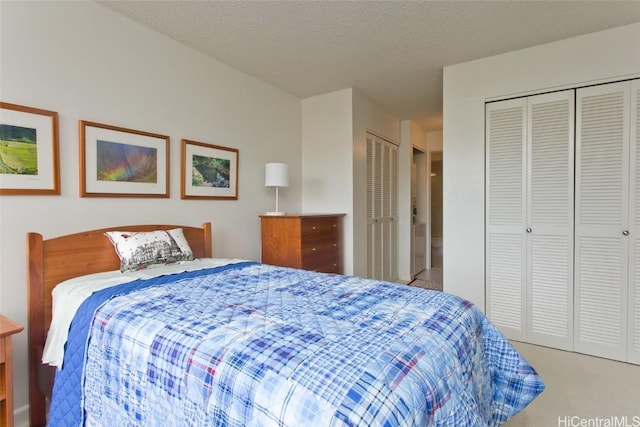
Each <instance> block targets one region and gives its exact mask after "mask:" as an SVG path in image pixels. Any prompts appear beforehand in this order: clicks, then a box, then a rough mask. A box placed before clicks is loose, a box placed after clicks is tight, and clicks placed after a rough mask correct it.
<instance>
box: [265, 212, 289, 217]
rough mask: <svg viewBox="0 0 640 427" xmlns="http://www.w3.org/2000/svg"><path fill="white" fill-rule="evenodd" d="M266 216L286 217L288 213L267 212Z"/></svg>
mask: <svg viewBox="0 0 640 427" xmlns="http://www.w3.org/2000/svg"><path fill="white" fill-rule="evenodd" d="M264 214H265V215H269V216H283V215H286V214H287V213H286V212H265V213H264Z"/></svg>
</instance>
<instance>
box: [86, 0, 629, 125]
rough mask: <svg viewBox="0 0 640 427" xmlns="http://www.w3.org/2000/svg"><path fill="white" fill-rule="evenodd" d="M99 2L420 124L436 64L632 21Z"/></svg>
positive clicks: (449, 6)
mask: <svg viewBox="0 0 640 427" xmlns="http://www.w3.org/2000/svg"><path fill="white" fill-rule="evenodd" d="M98 3H99V4H100V5H102V6H104V7H106V8H108V9H111V10H113V11H115V12H117V13H119V14H121V15H124V16H126V17H129V18H130V19H132V20H134V21H136V22H138V23H140V24H142V25H144V26H146V27H148V28H151V29H153V30H155V31H157V32H159V33H161V34H164V35H166V36H167V37H169V38H171V39H174V40H176V41H178V42H180V43H182V44H184V45H186V46H189V47H191V48H193V49H195V50H198V51H200V52H202V53H204V54H206V55H209V56H211V57H213V58H215V59H217V60H218V61H221V62H223V63H225V64H227V65H229V66H231V67H234V68H235V69H237V70H240V71H242V72H244V73H247V74H249V75H252V76H255V77H257V78H259V79H261V80H263V81H265V82H267V83H270V84H272V85H274V86H276V87H279V88H281V89H283V90H285V91H288V92H290V93H292V94H294V95H296V96H298V97H300V98H306V97H309V96H314V95H319V94H323V93H327V92H331V91H334V90H339V89H344V88H348V87H356V88H358V89H360V90H361V91H362V92H364V93H365V94H366V95H368V96H369V97H370V98H371V99H373V100H374V101H376V102H377V103H378V104H379V105H380V106H382V107H384V108H385V109H386V110H387V111H389V112H391V113H393V114H395V115H396V116H397V117H398V118H400V119H412V120H415V121H416V122H418V123H419V124H421V125H422V127H424V128H425V129H427V130H432V129H440V128H441V126H442V67H443V66H446V65H452V64H456V63H460V62H465V61H470V60H473V59H477V58H482V57H485V56H491V55H496V54H500V53H504V52H508V51H511V50H516V49H522V48H526V47H530V46H536V45H540V44H543V43H548V42H552V41H556V40H561V39H565V38H568V37H573V36H577V35H581V34H586V33H591V32H595V31H600V30H604V29H608V28H613V27H618V26H622V25H626V24H631V23H634V22H640V1H486V0H483V1H480V0H477V1H452V0H450V1H241V0H234V1H185V0H183V1H122V0H118V1H110V0H107V1H98ZM629 43H636V44H637V45H639V46H640V40H630V41H629Z"/></svg>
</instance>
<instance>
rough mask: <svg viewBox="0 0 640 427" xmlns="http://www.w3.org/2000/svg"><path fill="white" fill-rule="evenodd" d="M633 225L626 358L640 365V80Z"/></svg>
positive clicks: (634, 107)
mask: <svg viewBox="0 0 640 427" xmlns="http://www.w3.org/2000/svg"><path fill="white" fill-rule="evenodd" d="M629 159H630V160H631V164H630V174H631V177H632V179H631V181H630V182H631V187H632V188H631V189H630V194H629V195H630V199H629V200H630V206H631V209H632V211H631V215H630V219H631V226H630V228H629V243H630V245H631V247H630V252H631V256H630V264H631V265H630V268H629V290H628V295H629V298H628V301H629V304H628V307H629V322H628V324H629V332H628V339H627V343H628V349H627V360H628V361H629V362H632V363H636V364H640V80H634V81H632V82H631V155H630V156H629Z"/></svg>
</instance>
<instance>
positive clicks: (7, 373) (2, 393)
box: [0, 314, 23, 427]
mask: <svg viewBox="0 0 640 427" xmlns="http://www.w3.org/2000/svg"><path fill="white" fill-rule="evenodd" d="M22 329H23V328H22V326H20V325H18V324H17V323H15V322H14V321H12V320H10V319H7V318H6V317H4V316H3V315H1V314H0V426H7V427H13V366H12V359H13V352H12V350H11V336H12V335H13V334H17V333H18V332H20V331H22Z"/></svg>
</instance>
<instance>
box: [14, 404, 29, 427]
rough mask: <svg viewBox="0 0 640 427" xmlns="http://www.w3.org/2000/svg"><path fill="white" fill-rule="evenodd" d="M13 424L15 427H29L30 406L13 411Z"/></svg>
mask: <svg viewBox="0 0 640 427" xmlns="http://www.w3.org/2000/svg"><path fill="white" fill-rule="evenodd" d="M13 424H14V426H15V427H29V405H24V406H23V407H21V408H18V409H16V410H15V411H13Z"/></svg>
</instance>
